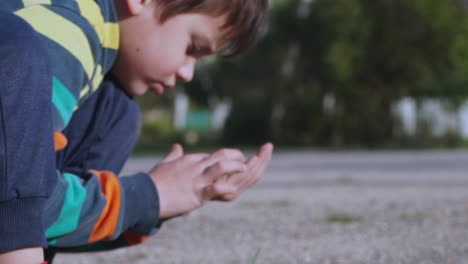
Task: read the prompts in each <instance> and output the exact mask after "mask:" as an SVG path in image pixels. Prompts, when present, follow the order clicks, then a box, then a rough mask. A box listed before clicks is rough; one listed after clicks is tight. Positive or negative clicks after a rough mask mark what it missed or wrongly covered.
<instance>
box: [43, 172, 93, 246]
mask: <svg viewBox="0 0 468 264" xmlns="http://www.w3.org/2000/svg"><path fill="white" fill-rule="evenodd" d="M63 178H64V179H65V181H66V182H67V183H68V187H67V192H66V194H65V201H64V203H63V207H62V210H61V211H60V215H59V217H58V219H57V221H55V223H53V224H52V225H51V226H50V227H49V228H47V230H46V237H47V238H54V237H58V236H63V235H65V234H69V233H71V232H73V231H74V230H75V229H76V228H77V227H78V223H79V220H80V215H81V208H82V207H83V204H84V202H85V199H86V188H84V186H83V185H82V184H81V182H80V180H79V179H78V177H77V176H75V175H73V174H70V173H65V174H63ZM51 242H53V240H52V241H50V242H49V244H50V243H51Z"/></svg>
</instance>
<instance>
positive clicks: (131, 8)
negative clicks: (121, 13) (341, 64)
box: [126, 0, 153, 16]
mask: <svg viewBox="0 0 468 264" xmlns="http://www.w3.org/2000/svg"><path fill="white" fill-rule="evenodd" d="M152 2H153V0H126V3H127V9H128V13H129V14H130V15H133V16H134V15H138V14H140V13H141V11H142V10H143V9H144V8H146V7H147V6H149V5H150V4H151V3H152Z"/></svg>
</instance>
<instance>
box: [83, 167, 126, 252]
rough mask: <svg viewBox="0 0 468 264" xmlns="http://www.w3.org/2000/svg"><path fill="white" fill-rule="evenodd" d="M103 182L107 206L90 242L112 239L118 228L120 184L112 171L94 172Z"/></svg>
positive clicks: (92, 233) (95, 226)
mask: <svg viewBox="0 0 468 264" xmlns="http://www.w3.org/2000/svg"><path fill="white" fill-rule="evenodd" d="M91 172H93V173H94V174H96V175H97V177H98V178H99V181H100V182H101V187H102V193H103V195H104V196H105V197H106V200H107V202H106V206H105V207H104V210H103V211H102V214H101V216H100V217H99V219H98V221H97V222H96V224H95V225H94V228H93V232H91V236H90V237H89V240H88V242H90V243H92V242H96V241H100V240H104V239H110V238H111V237H112V235H113V234H114V232H115V230H116V228H117V222H118V221H119V213H120V196H121V193H120V184H119V181H118V180H117V177H116V176H115V175H114V173H112V172H110V171H96V170H92V171H91Z"/></svg>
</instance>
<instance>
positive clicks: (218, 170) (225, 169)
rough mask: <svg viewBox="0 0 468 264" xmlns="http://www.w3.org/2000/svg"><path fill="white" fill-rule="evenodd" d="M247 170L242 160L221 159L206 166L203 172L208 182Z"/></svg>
mask: <svg viewBox="0 0 468 264" xmlns="http://www.w3.org/2000/svg"><path fill="white" fill-rule="evenodd" d="M246 170H247V166H246V165H245V164H244V163H243V162H239V161H232V160H223V161H219V162H217V163H216V164H214V165H212V166H210V167H208V168H206V169H205V170H204V172H203V175H204V177H205V179H206V180H207V181H208V182H214V181H215V180H217V179H220V178H222V177H223V176H224V175H226V174H227V175H229V174H234V173H242V172H245V171H246Z"/></svg>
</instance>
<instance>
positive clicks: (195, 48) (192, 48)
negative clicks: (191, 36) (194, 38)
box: [188, 42, 201, 55]
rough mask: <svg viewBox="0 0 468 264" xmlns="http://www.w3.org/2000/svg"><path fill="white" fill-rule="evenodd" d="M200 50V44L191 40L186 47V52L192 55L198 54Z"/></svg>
mask: <svg viewBox="0 0 468 264" xmlns="http://www.w3.org/2000/svg"><path fill="white" fill-rule="evenodd" d="M200 52H201V48H200V45H198V44H197V43H194V42H192V43H191V44H190V46H189V48H188V53H189V54H192V55H198V54H200Z"/></svg>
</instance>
